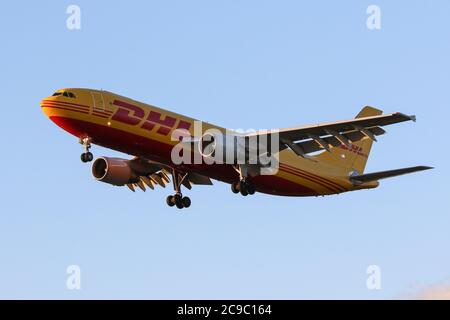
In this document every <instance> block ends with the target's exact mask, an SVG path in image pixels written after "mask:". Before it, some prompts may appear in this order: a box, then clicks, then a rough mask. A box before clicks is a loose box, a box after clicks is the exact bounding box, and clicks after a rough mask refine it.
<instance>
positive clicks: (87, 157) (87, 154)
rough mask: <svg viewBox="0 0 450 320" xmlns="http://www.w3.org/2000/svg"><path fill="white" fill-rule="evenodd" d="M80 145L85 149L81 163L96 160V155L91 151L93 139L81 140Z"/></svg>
mask: <svg viewBox="0 0 450 320" xmlns="http://www.w3.org/2000/svg"><path fill="white" fill-rule="evenodd" d="M80 144H82V145H83V147H84V153H82V154H81V161H82V162H84V163H86V162H91V161H92V160H94V155H93V154H92V153H91V152H90V151H89V150H90V149H91V138H89V137H86V138H80Z"/></svg>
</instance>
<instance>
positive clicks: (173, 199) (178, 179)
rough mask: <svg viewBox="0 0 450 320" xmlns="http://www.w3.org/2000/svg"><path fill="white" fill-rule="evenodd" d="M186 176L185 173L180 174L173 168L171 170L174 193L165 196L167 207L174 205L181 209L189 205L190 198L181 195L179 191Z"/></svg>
mask: <svg viewBox="0 0 450 320" xmlns="http://www.w3.org/2000/svg"><path fill="white" fill-rule="evenodd" d="M186 177H187V173H186V174H184V175H183V176H181V175H180V174H179V172H178V171H176V170H175V169H173V170H172V182H173V188H174V190H175V194H174V195H170V196H167V198H166V203H167V205H168V206H169V207H173V206H176V207H177V208H178V209H183V208H189V207H190V206H191V199H189V197H183V194H182V193H181V184H182V183H183V180H184V179H185V178H186Z"/></svg>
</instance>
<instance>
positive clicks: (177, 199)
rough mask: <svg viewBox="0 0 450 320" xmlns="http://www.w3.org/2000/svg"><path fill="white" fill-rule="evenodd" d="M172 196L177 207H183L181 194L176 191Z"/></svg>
mask: <svg viewBox="0 0 450 320" xmlns="http://www.w3.org/2000/svg"><path fill="white" fill-rule="evenodd" d="M173 197H174V202H175V205H176V206H177V208H178V209H183V208H184V206H183V198H182V196H181V194H179V193H177V194H176V195H174V196H173Z"/></svg>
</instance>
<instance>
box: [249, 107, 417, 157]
mask: <svg viewBox="0 0 450 320" xmlns="http://www.w3.org/2000/svg"><path fill="white" fill-rule="evenodd" d="M409 120H412V121H416V117H415V116H408V115H406V114H403V113H400V112H396V113H391V114H381V115H377V116H369V117H361V118H355V119H351V120H345V121H336V122H326V123H319V124H316V125H309V126H302V127H294V128H288V129H281V130H279V131H278V134H279V140H280V141H279V142H280V151H281V150H284V149H286V148H291V149H292V151H294V152H295V153H296V154H297V155H299V156H302V157H303V156H305V155H307V154H308V153H312V152H315V151H320V150H324V149H325V150H328V151H329V148H330V146H333V147H337V146H340V145H342V144H343V145H346V146H347V147H350V146H351V144H352V142H356V141H360V140H361V139H363V138H364V137H368V138H369V139H372V140H373V141H376V136H379V135H382V134H384V133H386V131H385V130H384V129H382V128H381V127H383V126H387V125H390V124H394V123H399V122H403V121H409ZM274 133H275V134H276V133H277V130H275V131H273V130H269V131H266V132H258V133H257V135H258V136H261V135H267V136H273V135H274ZM254 135H255V134H249V135H248V136H250V137H251V136H254Z"/></svg>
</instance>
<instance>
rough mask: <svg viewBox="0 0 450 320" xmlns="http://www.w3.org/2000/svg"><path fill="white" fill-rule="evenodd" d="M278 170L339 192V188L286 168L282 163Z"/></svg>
mask: <svg viewBox="0 0 450 320" xmlns="http://www.w3.org/2000/svg"><path fill="white" fill-rule="evenodd" d="M280 170H281V171H282V172H287V173H289V174H291V175H294V176H296V177H300V178H302V179H305V180H308V181H310V182H313V183H316V184H318V185H320V186H322V187H324V188H325V189H327V190H330V191H331V192H333V193H339V192H340V190H337V189H336V188H334V187H332V186H330V185H329V184H326V183H324V182H322V181H320V180H318V179H314V178H311V177H310V176H308V175H305V174H302V173H300V172H298V171H294V170H291V169H288V168H286V167H284V166H283V165H282V164H280Z"/></svg>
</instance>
